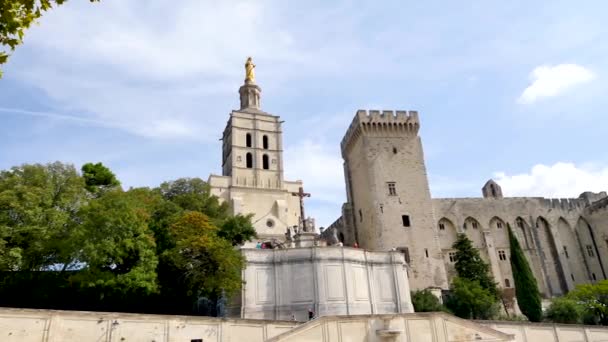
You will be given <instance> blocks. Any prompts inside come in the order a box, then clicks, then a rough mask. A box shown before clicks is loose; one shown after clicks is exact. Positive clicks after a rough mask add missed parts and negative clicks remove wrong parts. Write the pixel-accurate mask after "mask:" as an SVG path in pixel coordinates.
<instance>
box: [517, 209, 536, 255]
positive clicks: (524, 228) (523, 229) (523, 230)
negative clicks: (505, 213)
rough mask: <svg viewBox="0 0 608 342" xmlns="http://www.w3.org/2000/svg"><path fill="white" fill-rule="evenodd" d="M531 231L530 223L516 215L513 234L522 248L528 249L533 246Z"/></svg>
mask: <svg viewBox="0 0 608 342" xmlns="http://www.w3.org/2000/svg"><path fill="white" fill-rule="evenodd" d="M531 233H532V232H531V231H530V225H529V224H528V222H526V220H524V219H523V218H521V216H518V217H517V218H516V219H515V229H514V230H513V234H515V236H516V237H517V239H518V240H519V243H520V244H521V247H522V248H523V249H527V250H529V249H533V248H534V243H533V241H534V240H532V234H531Z"/></svg>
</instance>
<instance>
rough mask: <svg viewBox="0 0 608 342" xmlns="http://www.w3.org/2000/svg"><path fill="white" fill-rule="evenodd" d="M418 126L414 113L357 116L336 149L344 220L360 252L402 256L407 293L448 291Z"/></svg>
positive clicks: (384, 112) (375, 113)
mask: <svg viewBox="0 0 608 342" xmlns="http://www.w3.org/2000/svg"><path fill="white" fill-rule="evenodd" d="M419 127H420V123H419V120H418V113H417V112H415V111H410V112H405V111H397V112H396V113H395V112H393V111H382V112H380V111H374V110H372V111H369V113H368V112H367V111H365V110H359V111H357V114H356V115H355V118H354V119H353V121H352V123H351V125H350V127H349V128H348V131H347V132H346V134H345V136H344V138H343V139H342V144H341V148H342V157H343V158H344V169H345V176H346V177H345V178H346V187H347V198H348V203H347V204H346V205H345V208H347V209H348V210H344V216H345V217H344V219H345V222H349V223H350V225H353V226H354V227H353V228H354V229H352V230H351V231H353V233H354V234H351V235H354V237H351V239H353V238H354V239H355V240H356V241H357V242H358V243H359V245H360V246H361V247H364V248H367V249H371V250H380V251H386V250H390V249H393V248H396V249H397V250H400V251H402V252H403V253H404V254H405V259H406V261H407V262H408V264H409V265H410V270H411V273H410V282H411V285H412V288H415V289H422V288H427V287H442V288H447V277H446V274H445V267H444V264H443V259H442V255H441V249H440V245H439V239H438V232H437V228H436V227H435V219H434V217H433V206H432V202H431V194H430V190H429V182H428V179H427V175H426V167H425V164H424V155H423V152H422V143H421V140H420V137H419V136H418V129H419ZM348 216H349V217H348Z"/></svg>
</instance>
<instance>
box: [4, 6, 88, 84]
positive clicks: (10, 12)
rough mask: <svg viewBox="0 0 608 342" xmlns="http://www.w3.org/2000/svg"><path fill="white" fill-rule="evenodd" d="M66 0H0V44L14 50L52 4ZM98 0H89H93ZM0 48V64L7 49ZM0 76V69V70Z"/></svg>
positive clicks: (5, 55) (6, 55)
mask: <svg viewBox="0 0 608 342" xmlns="http://www.w3.org/2000/svg"><path fill="white" fill-rule="evenodd" d="M65 1H66V0H2V1H0V46H2V48H3V49H2V50H6V49H8V51H14V50H15V48H16V47H17V45H19V44H21V43H22V42H23V36H24V35H25V31H26V30H27V29H28V28H29V27H30V26H31V25H32V24H33V23H34V22H36V20H37V19H39V18H40V17H41V16H42V13H43V12H46V11H48V10H49V9H51V8H52V7H53V6H59V5H61V4H63V3H64V2H65ZM95 1H99V0H90V2H95ZM2 50H0V65H2V64H4V63H6V61H7V59H8V53H7V51H2ZM0 78H2V70H0Z"/></svg>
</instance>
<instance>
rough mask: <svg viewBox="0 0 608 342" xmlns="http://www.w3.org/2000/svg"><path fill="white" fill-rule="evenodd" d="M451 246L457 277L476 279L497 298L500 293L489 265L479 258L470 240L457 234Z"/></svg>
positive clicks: (463, 235) (477, 251)
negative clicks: (454, 253)
mask: <svg viewBox="0 0 608 342" xmlns="http://www.w3.org/2000/svg"><path fill="white" fill-rule="evenodd" d="M452 248H454V249H456V255H455V258H456V263H455V268H456V272H457V273H458V277H459V278H462V279H467V280H471V281H476V282H477V283H478V284H479V285H480V286H481V287H482V288H484V289H486V290H488V291H489V292H490V293H491V294H492V295H493V296H494V298H495V299H496V300H498V298H499V296H500V293H499V291H498V287H497V286H496V283H495V282H494V280H493V279H492V276H491V274H490V266H489V265H488V264H487V263H486V262H485V261H483V259H481V256H480V255H479V250H477V249H476V248H474V247H473V244H472V243H471V240H469V238H467V236H466V235H465V234H458V238H457V239H456V242H454V245H453V246H452Z"/></svg>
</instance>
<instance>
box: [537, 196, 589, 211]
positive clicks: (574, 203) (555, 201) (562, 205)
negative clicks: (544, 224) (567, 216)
mask: <svg viewBox="0 0 608 342" xmlns="http://www.w3.org/2000/svg"><path fill="white" fill-rule="evenodd" d="M541 201H542V203H543V204H544V206H545V207H547V208H551V209H558V210H560V209H561V210H580V209H583V208H585V206H587V204H588V203H587V202H586V201H585V200H584V199H582V198H542V199H541Z"/></svg>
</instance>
